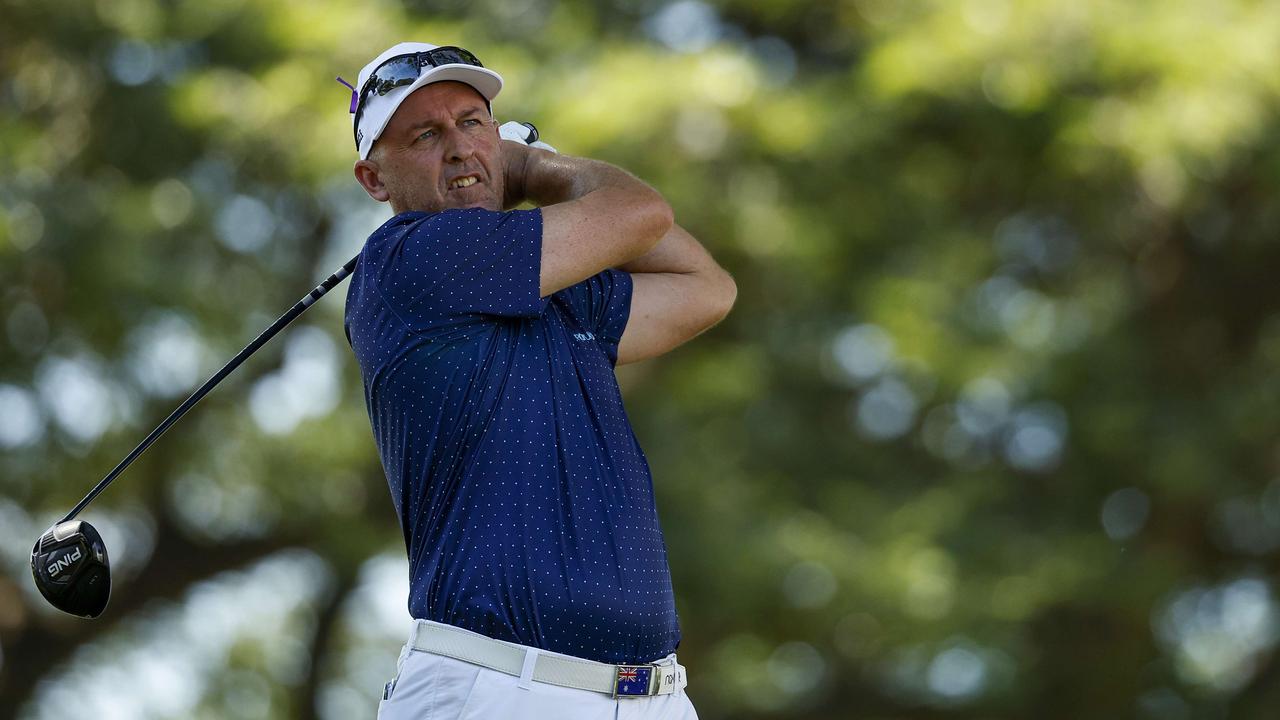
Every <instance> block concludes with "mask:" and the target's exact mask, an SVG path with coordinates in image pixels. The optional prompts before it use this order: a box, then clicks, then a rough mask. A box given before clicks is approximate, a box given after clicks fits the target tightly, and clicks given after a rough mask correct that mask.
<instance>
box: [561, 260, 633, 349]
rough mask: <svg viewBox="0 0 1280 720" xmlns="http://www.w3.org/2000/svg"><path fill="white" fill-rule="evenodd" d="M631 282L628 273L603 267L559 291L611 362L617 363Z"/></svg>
mask: <svg viewBox="0 0 1280 720" xmlns="http://www.w3.org/2000/svg"><path fill="white" fill-rule="evenodd" d="M631 285H632V283H631V274H630V273H626V272H623V271H621V270H605V271H604V272H601V273H599V274H596V275H593V276H592V277H589V278H587V279H586V280H583V281H582V282H580V283H578V284H577V285H573V286H571V287H569V288H566V289H565V290H563V291H561V292H563V293H564V294H565V296H566V299H567V300H568V302H569V304H570V305H572V306H573V311H574V314H575V315H576V316H577V317H579V318H581V319H582V322H583V324H584V325H586V326H587V329H589V330H590V331H591V333H592V334H593V335H595V338H596V342H598V343H600V345H601V346H602V347H603V348H604V351H605V353H606V354H608V356H609V362H610V363H612V364H617V362H618V343H619V342H621V341H622V333H623V331H624V330H626V329H627V320H628V319H629V318H630V317H631Z"/></svg>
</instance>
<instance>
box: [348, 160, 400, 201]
mask: <svg viewBox="0 0 1280 720" xmlns="http://www.w3.org/2000/svg"><path fill="white" fill-rule="evenodd" d="M378 172H379V170H378V164H377V163H375V162H373V161H372V160H357V161H356V166H355V174H356V182H358V183H360V187H362V188H364V191H365V192H367V193H369V197H371V198H373V199H374V200H377V201H378V202H386V201H388V200H390V199H391V193H390V192H388V191H387V186H386V185H383V184H382V178H381V177H380V176H379V175H378Z"/></svg>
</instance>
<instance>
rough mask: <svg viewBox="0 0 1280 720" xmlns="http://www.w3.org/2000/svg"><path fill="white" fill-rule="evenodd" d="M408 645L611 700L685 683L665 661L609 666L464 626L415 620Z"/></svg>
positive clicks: (676, 687) (677, 669)
mask: <svg viewBox="0 0 1280 720" xmlns="http://www.w3.org/2000/svg"><path fill="white" fill-rule="evenodd" d="M410 646H411V647H413V649H415V650H421V651H423V652H429V653H433V654H435V655H444V656H445V657H451V658H454V659H455V660H461V661H463V662H468V663H471V664H472V665H479V666H481V667H487V668H489V669H490V670H497V671H498V672H502V673H506V674H508V675H515V676H516V677H519V678H520V679H521V682H522V683H525V682H527V681H528V680H533V681H534V682H543V683H548V684H550V685H559V686H561V687H568V688H576V689H578V690H591V691H593V692H598V693H604V694H606V695H611V696H613V697H616V698H623V697H647V696H650V695H668V694H670V693H673V692H675V691H676V690H681V689H684V687H685V686H686V685H687V684H688V680H687V678H686V675H685V671H684V666H683V665H680V664H679V663H676V662H675V661H674V660H670V661H667V662H662V663H650V664H645V665H609V664H607V663H599V662H594V661H591V660H584V659H581V658H570V657H566V656H563V655H551V654H547V653H544V652H542V651H540V650H538V649H537V648H531V647H526V646H524V645H517V644H515V643H509V642H504V641H502V640H495V639H493V638H490V637H486V636H484V635H480V634H478V633H473V632H471V631H469V630H463V629H462V628H456V627H453V626H450V625H442V624H439V623H427V622H418V623H417V624H416V627H415V629H414V632H413V639H412V641H411V642H410Z"/></svg>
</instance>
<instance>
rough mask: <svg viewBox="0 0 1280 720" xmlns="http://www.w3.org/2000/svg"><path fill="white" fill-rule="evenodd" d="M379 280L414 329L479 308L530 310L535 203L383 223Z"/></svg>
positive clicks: (479, 313) (536, 251)
mask: <svg viewBox="0 0 1280 720" xmlns="http://www.w3.org/2000/svg"><path fill="white" fill-rule="evenodd" d="M384 228H385V229H387V230H388V236H387V237H386V238H385V240H386V247H385V249H384V252H383V257H384V258H385V261H384V262H383V264H382V267H381V272H380V273H379V274H380V275H381V277H380V278H379V282H378V286H379V288H380V289H381V291H382V293H383V297H384V299H385V300H386V302H387V303H388V304H389V305H391V307H392V308H393V309H394V310H395V311H396V312H397V313H398V314H400V315H401V318H402V319H403V320H404V321H405V322H407V323H409V324H410V325H411V326H413V327H414V328H415V329H422V328H423V327H424V326H431V325H436V324H440V323H442V322H450V321H457V320H460V319H467V318H477V319H478V318H482V317H483V316H500V317H536V316H538V315H540V314H541V313H542V311H543V309H544V307H545V306H546V300H544V299H542V298H540V297H539V295H538V290H539V274H540V272H541V265H542V211H541V210H515V211H511V212H493V211H490V210H483V209H479V208H470V209H465V210H446V211H444V212H439V213H433V214H414V215H409V216H407V217H405V219H404V222H403V223H401V224H399V225H392V224H391V223H388V225H387V226H384Z"/></svg>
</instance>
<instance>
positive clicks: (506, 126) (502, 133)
mask: <svg viewBox="0 0 1280 720" xmlns="http://www.w3.org/2000/svg"><path fill="white" fill-rule="evenodd" d="M498 136H499V137H501V138H502V139H503V140H510V141H512V142H518V143H524V144H525V145H528V146H530V147H536V148H539V149H542V150H550V151H551V152H557V151H556V149H555V148H553V147H551V146H550V145H548V144H546V143H544V142H542V141H541V140H539V139H538V128H536V127H534V126H533V123H522V122H516V121H515V120H512V121H511V122H505V123H503V124H502V125H501V126H499V127H498ZM557 154H558V153H557Z"/></svg>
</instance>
